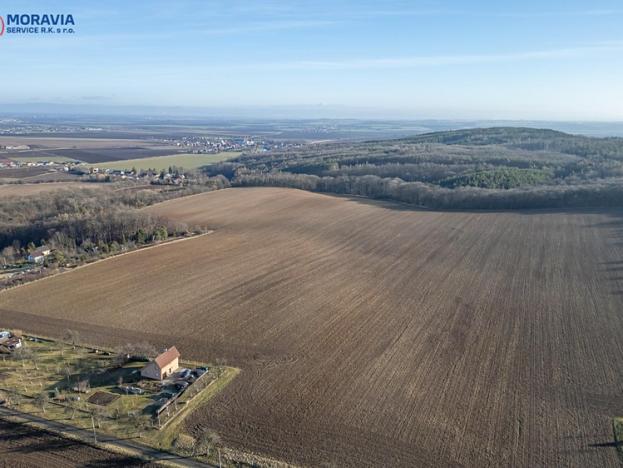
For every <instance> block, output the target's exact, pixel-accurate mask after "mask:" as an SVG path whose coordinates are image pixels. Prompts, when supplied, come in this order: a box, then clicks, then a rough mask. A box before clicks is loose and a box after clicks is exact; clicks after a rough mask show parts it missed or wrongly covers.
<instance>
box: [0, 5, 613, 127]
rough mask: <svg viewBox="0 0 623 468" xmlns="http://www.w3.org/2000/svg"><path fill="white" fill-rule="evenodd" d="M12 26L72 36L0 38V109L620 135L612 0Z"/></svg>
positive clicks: (167, 9) (180, 10) (231, 9)
mask: <svg viewBox="0 0 623 468" xmlns="http://www.w3.org/2000/svg"><path fill="white" fill-rule="evenodd" d="M11 13H40V14H42V13H71V14H72V15H73V16H74V18H75V21H76V31H77V32H76V34H74V35H73V36H56V37H49V36H28V35H14V34H5V35H4V36H2V37H0V56H1V57H2V64H3V66H2V73H1V74H0V90H1V92H0V106H1V104H5V106H6V105H7V104H9V103H11V104H13V105H15V104H19V103H37V102H46V103H49V102H52V103H59V104H67V105H81V104H84V105H88V106H91V107H97V106H98V105H101V106H138V105H141V106H144V105H146V106H152V105H153V106H181V107H198V108H221V109H235V108H239V109H240V108H243V109H253V108H258V109H260V108H273V107H287V108H294V109H296V108H300V109H301V114H304V112H305V109H310V108H311V109H314V108H323V109H328V110H329V111H330V112H334V113H335V116H336V117H340V116H344V115H347V114H348V116H352V115H359V116H361V117H378V116H383V117H399V118H450V119H454V118H456V119H461V118H486V119H499V118H502V119H559V120H623V105H621V103H623V27H622V26H621V25H622V24H623V3H621V1H620V0H618V1H591V2H589V1H577V0H575V1H574V0H566V1H532V0H525V1H521V2H520V1H504V2H501V1H467V0H463V1H429V0H412V1H391V0H390V1H384V2H381V1H378V2H372V1H357V2H355V1H348V2H347V1H339V0H334V1H322V0H317V1H309V2H305V1H274V0H267V1H260V0H257V1H235V0H227V1H184V0H181V1H172V0H170V1H166V2H159V1H149V2H147V1H127V0H126V1H98V2H89V1H75V2H72V1H62V2H58V1H57V2H55V1H38V2H37V1H34V2H33V1H27V0H25V1H24V0H20V1H13V2H11V1H9V2H3V3H2V4H1V5H0V15H1V16H2V17H4V18H5V19H6V15H7V14H11ZM0 110H1V108H0ZM301 117H304V115H301Z"/></svg>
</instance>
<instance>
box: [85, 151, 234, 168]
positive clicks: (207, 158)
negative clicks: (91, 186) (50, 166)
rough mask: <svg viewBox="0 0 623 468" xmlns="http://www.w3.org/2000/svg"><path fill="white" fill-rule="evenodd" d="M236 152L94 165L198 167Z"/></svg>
mask: <svg viewBox="0 0 623 468" xmlns="http://www.w3.org/2000/svg"><path fill="white" fill-rule="evenodd" d="M239 155H240V153H236V152H229V151H228V152H223V153H216V154H174V155H168V156H157V157H153V158H141V159H128V160H123V161H112V162H105V163H99V164H93V165H92V167H98V168H100V169H121V170H126V169H127V170H129V169H132V168H133V167H134V168H136V169H138V170H140V169H144V170H147V169H156V170H157V171H160V170H167V169H168V168H169V167H171V166H177V167H183V168H184V169H186V170H188V169H196V168H198V167H201V166H205V165H207V164H213V163H217V162H221V161H226V160H228V159H231V158H235V157H237V156H239Z"/></svg>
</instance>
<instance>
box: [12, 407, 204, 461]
mask: <svg viewBox="0 0 623 468" xmlns="http://www.w3.org/2000/svg"><path fill="white" fill-rule="evenodd" d="M2 416H5V417H6V416H11V417H17V418H21V419H25V420H27V421H30V422H33V423H37V424H38V425H39V426H41V427H44V428H46V429H48V430H49V431H50V432H53V433H59V432H60V433H61V434H60V435H62V433H63V432H65V433H72V434H74V435H76V436H77V437H78V438H79V439H80V440H82V441H84V442H87V443H89V442H91V441H93V432H91V431H87V430H85V429H80V428H78V427H75V426H71V425H69V424H65V423H63V422H60V421H52V420H49V419H45V418H40V417H39V416H35V415H34V414H29V413H22V412H21V411H17V410H14V409H11V408H7V407H4V406H0V417H2ZM97 441H98V442H104V443H106V444H108V445H114V446H117V447H119V448H120V449H124V450H132V451H135V452H138V453H141V454H142V455H143V456H144V457H145V458H149V459H150V460H153V461H167V462H169V463H174V464H176V465H179V466H185V467H200V468H205V467H210V466H213V465H208V464H205V463H202V462H199V461H197V460H191V459H188V458H180V457H179V456H177V455H174V454H172V453H168V452H161V451H160V450H156V449H154V448H151V447H148V446H147V445H143V444H139V443H138V442H134V441H132V440H124V439H117V438H116V437H112V436H108V435H102V434H99V433H98V434H97ZM98 448H99V447H98Z"/></svg>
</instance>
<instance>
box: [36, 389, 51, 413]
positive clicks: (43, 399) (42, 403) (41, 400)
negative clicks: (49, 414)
mask: <svg viewBox="0 0 623 468" xmlns="http://www.w3.org/2000/svg"><path fill="white" fill-rule="evenodd" d="M49 401H50V395H49V394H48V392H41V393H39V394H38V395H37V396H36V397H35V404H36V405H37V406H38V407H39V408H41V411H43V412H44V413H45V410H46V407H47V404H48V402H49Z"/></svg>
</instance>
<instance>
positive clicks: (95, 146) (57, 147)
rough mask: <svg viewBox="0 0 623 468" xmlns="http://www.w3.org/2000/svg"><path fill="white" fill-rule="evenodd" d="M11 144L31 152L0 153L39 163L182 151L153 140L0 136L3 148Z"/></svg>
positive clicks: (3, 156) (167, 153) (89, 160)
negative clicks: (62, 159)
mask: <svg viewBox="0 0 623 468" xmlns="http://www.w3.org/2000/svg"><path fill="white" fill-rule="evenodd" d="M7 145H8V146H11V145H28V146H30V148H31V149H30V150H0V157H2V158H8V159H11V158H15V157H19V158H32V159H33V160H35V161H37V160H45V159H47V158H53V157H59V156H61V157H66V158H68V159H78V160H80V161H84V162H89V163H96V162H104V161H117V160H124V159H137V158H149V157H153V156H163V155H169V154H173V153H177V152H179V148H177V147H176V146H172V145H168V144H163V143H161V142H157V141H153V140H152V141H149V140H141V139H117V138H79V137H77V138H66V137H43V138H42V137H28V136H0V146H7ZM5 177H10V176H5Z"/></svg>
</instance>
